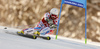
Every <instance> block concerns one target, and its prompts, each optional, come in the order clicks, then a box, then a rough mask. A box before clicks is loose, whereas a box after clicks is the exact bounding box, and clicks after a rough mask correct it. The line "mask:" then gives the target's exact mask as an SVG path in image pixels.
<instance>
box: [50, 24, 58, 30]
mask: <svg viewBox="0 0 100 49" xmlns="http://www.w3.org/2000/svg"><path fill="white" fill-rule="evenodd" d="M49 26H50V29H52V28H54V29H55V28H57V25H55V24H51V25H49Z"/></svg>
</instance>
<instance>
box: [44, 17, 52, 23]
mask: <svg viewBox="0 0 100 49" xmlns="http://www.w3.org/2000/svg"><path fill="white" fill-rule="evenodd" d="M45 20H46V21H47V22H48V23H49V24H53V20H52V19H49V18H48V17H46V18H45Z"/></svg>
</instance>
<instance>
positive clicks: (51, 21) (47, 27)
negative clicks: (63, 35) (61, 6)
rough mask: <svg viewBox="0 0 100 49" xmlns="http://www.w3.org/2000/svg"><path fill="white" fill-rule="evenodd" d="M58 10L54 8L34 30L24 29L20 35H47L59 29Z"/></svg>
mask: <svg viewBox="0 0 100 49" xmlns="http://www.w3.org/2000/svg"><path fill="white" fill-rule="evenodd" d="M57 16H58V9H56V8H52V9H51V10H50V12H48V13H46V14H45V15H44V17H43V18H42V20H41V21H40V22H39V23H38V24H37V25H36V27H34V28H28V29H23V30H22V31H20V32H18V33H20V34H24V35H25V34H35V35H38V36H39V35H45V34H48V33H50V32H52V31H53V30H54V29H56V28H57V22H58V17H57Z"/></svg>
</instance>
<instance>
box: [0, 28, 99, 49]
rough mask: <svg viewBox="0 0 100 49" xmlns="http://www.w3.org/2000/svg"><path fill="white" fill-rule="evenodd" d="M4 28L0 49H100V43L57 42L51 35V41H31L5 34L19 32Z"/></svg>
mask: <svg viewBox="0 0 100 49" xmlns="http://www.w3.org/2000/svg"><path fill="white" fill-rule="evenodd" d="M3 28H4V27H0V49H100V44H99V43H92V42H91V44H94V45H91V44H84V41H80V40H76V39H69V38H65V37H60V36H58V39H57V40H55V36H54V35H50V36H51V38H52V39H51V40H44V39H41V38H37V39H30V38H26V37H21V36H17V35H14V34H8V33H5V32H6V31H13V32H14V31H17V30H16V29H11V28H10V29H9V28H8V29H3Z"/></svg>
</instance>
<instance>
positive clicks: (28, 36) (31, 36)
mask: <svg viewBox="0 0 100 49" xmlns="http://www.w3.org/2000/svg"><path fill="white" fill-rule="evenodd" d="M17 34H18V35H20V36H23V37H27V38H32V39H37V38H42V39H45V40H50V39H51V37H49V36H47V37H44V36H38V35H30V34H26V35H24V34H20V33H18V32H17Z"/></svg>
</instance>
